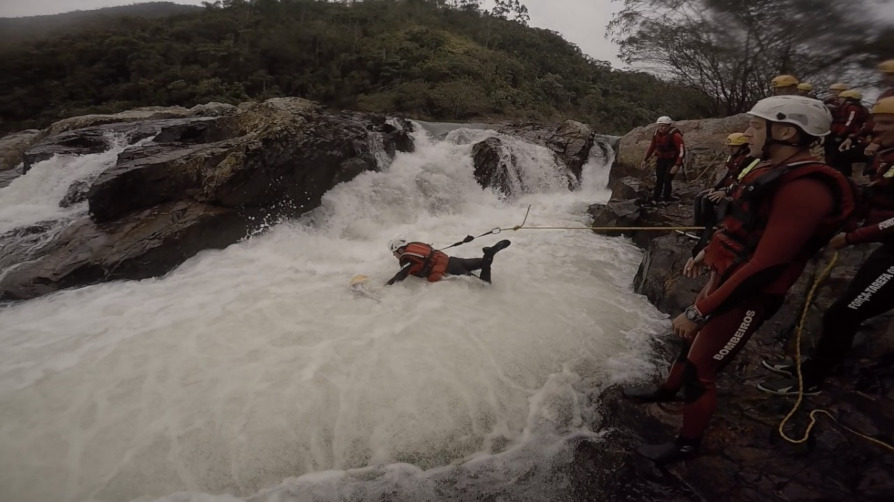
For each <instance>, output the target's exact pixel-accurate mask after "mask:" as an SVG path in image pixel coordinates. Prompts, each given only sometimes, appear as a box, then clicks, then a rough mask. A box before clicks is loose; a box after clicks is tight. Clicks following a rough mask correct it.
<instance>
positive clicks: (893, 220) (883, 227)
mask: <svg viewBox="0 0 894 502" xmlns="http://www.w3.org/2000/svg"><path fill="white" fill-rule="evenodd" d="M872 114H873V118H874V121H875V133H876V135H877V136H876V137H877V139H878V140H879V144H880V145H881V150H879V151H878V153H877V154H876V156H875V157H874V158H873V162H872V167H873V169H872V177H871V179H872V180H873V181H872V183H871V184H870V186H869V189H868V194H867V197H865V198H866V199H867V200H868V203H869V213H868V216H867V218H866V221H865V222H864V224H863V227H862V228H859V229H857V230H855V231H853V232H848V233H840V234H838V235H837V236H835V238H834V239H832V241H831V242H830V243H829V247H831V248H832V249H841V248H843V247H845V246H849V245H854V244H861V243H864V242H880V243H882V246H881V247H880V248H878V249H876V250H875V251H874V252H873V253H872V254H871V255H870V256H869V258H867V259H866V261H865V262H863V265H862V266H860V269H859V270H857V273H856V274H855V275H854V278H853V280H851V283H850V284H849V285H848V287H847V290H846V291H845V293H844V295H842V296H841V298H839V299H838V300H837V301H836V302H835V303H834V304H833V305H832V306H831V307H829V309H828V310H826V312H825V314H823V331H822V334H821V335H820V337H819V340H818V342H817V345H816V348H815V349H814V351H813V355H812V356H811V357H810V358H807V360H806V361H805V362H804V364H803V366H802V367H801V371H802V379H803V387H804V394H808V395H814V394H819V392H820V387H821V385H822V383H823V381H824V380H825V379H826V377H828V376H829V374H830V373H831V372H832V370H833V368H835V367H836V366H837V365H838V364H840V363H841V362H842V360H844V356H845V354H847V351H848V350H849V349H850V347H851V344H852V343H853V341H854V336H855V335H856V334H857V330H858V329H860V324H862V323H863V322H864V321H866V320H868V319H870V318H872V317H875V316H877V315H880V314H883V313H885V312H887V311H889V310H891V309H892V308H894V96H892V97H887V98H882V99H880V100H879V101H878V102H877V103H876V104H875V106H873V107H872ZM763 366H764V367H765V368H767V369H769V370H771V371H774V372H776V373H780V374H782V375H786V378H784V379H775V380H769V381H766V382H763V383H760V384H758V388H759V389H760V390H762V391H764V392H769V393H771V394H779V395H796V394H797V393H798V380H797V379H796V378H795V376H796V369H795V366H794V362H793V361H792V360H781V361H766V360H765V361H763Z"/></svg>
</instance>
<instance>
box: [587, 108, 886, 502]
mask: <svg viewBox="0 0 894 502" xmlns="http://www.w3.org/2000/svg"><path fill="white" fill-rule="evenodd" d="M738 120H739V119H737V118H735V117H732V118H729V119H723V120H718V121H701V122H702V124H701V125H699V126H696V125H695V124H686V125H687V126H688V129H689V133H687V132H686V128H684V134H685V136H686V139H687V142H690V141H692V142H693V143H695V144H700V145H705V147H704V149H703V150H702V152H703V153H702V155H701V158H700V159H697V161H695V162H693V163H692V164H690V165H689V172H690V173H692V172H697V173H703V174H702V175H701V177H700V178H698V179H696V180H695V181H693V178H692V177H689V178H688V179H687V178H682V179H681V177H679V176H678V179H677V180H675V182H674V185H675V186H674V189H675V190H674V191H675V194H676V195H677V196H678V197H679V201H678V202H677V203H676V204H671V205H670V206H668V207H667V208H659V209H653V208H648V207H643V205H642V204H641V201H642V200H644V199H645V198H646V197H647V195H646V194H647V193H648V188H649V187H650V186H651V182H652V179H650V175H649V174H650V173H646V172H642V171H639V169H638V168H637V167H636V166H635V164H633V163H635V162H636V161H637V160H638V159H640V158H641V157H642V153H643V151H644V150H645V147H646V145H647V142H646V140H645V139H644V138H645V137H648V134H647V133H645V132H643V131H634V132H633V133H631V134H630V135H628V136H626V137H624V138H622V140H621V151H620V152H619V156H618V159H619V160H618V162H617V163H616V165H615V166H614V167H613V170H612V176H611V180H612V181H611V187H612V188H613V196H612V199H611V201H610V202H609V203H608V204H606V205H597V206H594V207H592V208H591V214H592V215H593V217H594V222H595V223H594V224H595V225H612V224H617V225H625V226H626V225H656V226H663V225H671V226H672V225H689V224H691V222H692V220H691V217H692V216H691V215H692V211H691V207H692V197H693V195H694V194H695V193H697V192H698V191H700V190H702V189H704V188H705V187H706V186H707V185H708V184H710V183H713V180H715V179H716V178H717V176H720V175H722V172H723V171H724V170H723V169H722V168H719V169H718V168H717V165H718V164H721V163H722V161H721V162H718V161H717V160H715V161H714V162H713V164H712V163H711V162H708V160H709V159H712V158H714V159H722V158H725V157H724V156H723V147H722V138H724V137H725V135H726V134H728V133H729V132H735V131H738V130H742V129H740V128H737V127H738V125H739V124H738ZM699 130H701V131H711V133H709V134H706V135H698V137H697V138H694V139H691V138H692V137H693V136H695V135H694V134H692V132H693V131H699ZM712 138H713V139H712ZM709 142H713V143H714V146H713V147H710V144H709ZM712 151H713V153H712ZM630 237H631V238H632V239H633V241H634V242H635V243H636V244H638V245H639V246H640V247H642V248H643V250H644V256H643V261H642V264H641V266H640V269H639V272H638V273H637V276H636V278H635V279H634V287H635V289H636V291H637V292H639V293H641V294H644V295H646V296H647V297H648V298H649V300H650V301H651V302H652V303H653V304H654V305H655V306H656V307H658V308H659V309H660V310H661V311H663V312H666V313H667V314H668V315H669V316H670V317H673V316H676V315H677V314H679V313H680V312H681V311H682V310H683V309H684V308H685V307H686V306H687V305H689V304H691V302H692V300H693V298H694V297H695V294H696V293H697V292H698V290H699V289H700V288H701V286H702V284H703V280H704V278H699V279H687V278H685V277H683V276H682V275H681V274H680V271H681V270H682V268H683V265H684V263H685V262H686V260H687V258H688V257H689V256H691V253H690V251H691V247H692V244H693V241H692V239H690V238H689V237H687V236H685V235H680V234H678V233H670V232H668V233H665V235H663V236H659V237H657V238H655V235H654V234H653V233H648V234H647V233H644V232H640V233H633V234H632V235H630ZM872 249H873V246H871V245H861V246H856V247H852V248H846V249H845V250H844V251H843V252H842V253H841V255H840V259H839V262H838V265H837V266H836V267H835V268H834V270H833V272H832V274H831V276H830V277H829V278H828V279H827V280H825V281H824V282H823V283H822V284H821V286H820V287H819V289H818V290H817V293H816V297H815V300H814V301H813V302H812V303H811V305H810V306H809V309H808V316H807V318H806V323H805V328H804V330H803V334H802V335H803V336H802V340H801V347H802V350H809V348H810V347H811V346H812V345H813V344H814V343H815V340H816V338H817V336H818V335H819V331H820V322H821V318H822V314H823V312H824V311H825V309H826V308H827V307H828V306H829V305H831V304H832V303H833V302H834V301H835V299H836V298H837V297H838V295H840V294H841V293H842V292H843V290H844V287H845V286H846V285H847V283H848V282H849V280H850V279H851V278H852V277H853V274H854V272H855V271H856V269H857V268H858V267H859V265H860V264H861V263H862V261H863V260H864V259H865V257H866V256H867V255H868V253H869V252H871V250H872ZM825 263H826V262H825V260H824V259H822V258H821V259H818V260H817V261H816V262H814V263H811V264H810V266H809V267H808V269H807V270H806V271H805V273H804V275H803V276H802V277H801V280H800V281H799V282H798V284H797V285H796V286H795V287H794V288H793V289H792V291H791V292H790V294H789V296H788V299H787V301H786V304H785V306H784V307H783V308H782V309H781V311H780V312H779V313H778V314H777V315H776V316H775V317H774V318H773V319H772V320H771V321H769V322H767V323H766V324H765V325H764V326H763V327H762V328H761V329H760V330H759V331H758V332H757V334H756V335H755V336H754V337H753V338H752V340H751V341H750V342H749V344H748V345H747V346H746V348H745V349H744V350H743V352H742V353H741V354H740V355H739V356H738V357H737V359H736V360H734V361H733V362H732V364H731V365H730V366H729V367H728V368H726V369H725V371H724V372H723V373H722V374H721V375H720V376H719V378H718V381H717V387H718V389H719V402H718V408H717V413H716V415H715V417H714V419H713V421H712V423H711V426H710V428H709V430H708V433H707V436H706V438H705V443H704V445H703V455H701V456H699V457H698V458H696V459H694V460H690V461H687V462H684V463H679V464H676V465H672V466H670V467H669V468H667V469H657V468H655V467H654V466H652V465H651V463H648V462H643V461H642V459H638V458H636V455H634V454H629V457H628V458H627V460H626V463H624V462H622V463H621V464H619V465H625V467H624V468H622V469H620V471H619V472H624V473H626V472H630V471H633V472H635V473H636V475H635V476H631V477H630V478H629V479H630V480H629V483H628V484H627V486H625V487H623V488H621V489H620V490H619V491H618V495H619V497H620V495H621V494H623V493H626V490H631V493H635V490H636V487H637V486H639V485H638V484H637V483H638V482H640V481H642V480H645V481H647V482H648V483H650V484H651V485H653V486H662V487H664V488H663V490H664V491H659V492H655V493H658V494H659V495H658V498H657V499H661V500H699V499H701V500H712V501H713V500H718V501H719V500H736V501H749V502H751V501H754V502H758V501H767V500H780V501H782V500H890V499H891V498H892V497H894V455H892V454H891V451H888V450H885V449H884V448H882V447H880V446H878V445H876V444H873V443H871V442H870V441H867V440H866V439H864V438H861V437H859V436H857V435H855V434H853V433H851V432H848V431H846V430H844V429H843V428H842V427H841V426H842V425H843V426H846V427H849V428H852V429H854V430H856V431H860V432H862V433H863V434H865V435H867V436H870V437H873V438H876V439H879V440H882V441H885V442H887V443H889V444H892V443H894V400H892V397H894V371H892V362H894V322H892V317H891V315H890V314H889V315H888V316H882V317H879V318H876V319H873V320H871V321H870V322H868V323H867V324H866V325H865V326H864V329H862V330H861V332H860V334H859V335H858V340H857V342H856V343H855V347H854V349H853V351H852V352H851V353H850V355H849V357H848V359H847V361H846V363H845V365H844V367H843V368H842V370H841V372H840V374H839V375H838V376H837V377H836V378H835V379H834V380H833V381H831V382H830V383H829V385H828V386H827V387H825V388H824V391H823V393H822V394H820V395H819V396H815V397H808V398H806V399H805V402H804V404H803V405H802V407H801V411H799V412H798V413H797V414H796V415H795V417H794V418H793V419H792V420H791V421H790V423H789V426H788V428H787V429H786V430H787V434H788V435H789V436H790V437H794V438H800V437H801V436H802V435H803V431H804V430H805V428H806V426H807V424H808V422H809V415H808V414H809V412H810V411H811V410H814V409H823V410H826V411H828V412H829V413H830V414H831V415H832V416H833V417H835V419H836V420H838V422H839V424H840V425H836V424H835V423H834V422H833V421H832V420H831V419H830V418H828V417H826V416H823V415H820V416H819V418H818V423H817V425H816V426H815V428H814V432H813V433H812V434H811V436H810V439H809V440H808V441H806V442H805V443H803V444H791V443H788V442H786V441H784V440H783V439H782V438H781V437H780V435H779V433H778V432H777V428H778V425H779V423H780V421H781V420H782V419H783V417H784V416H785V415H786V414H787V413H788V412H789V410H790V409H791V408H792V406H793V405H794V402H795V400H794V399H791V398H784V397H778V396H771V395H768V394H765V393H763V392H761V391H759V390H758V389H757V388H756V384H757V383H758V382H760V381H762V380H763V379H765V378H772V377H773V374H772V373H769V372H767V371H766V370H764V369H763V368H762V367H761V365H760V361H761V359H763V358H778V357H780V356H782V357H784V356H785V354H786V353H793V351H794V344H795V339H796V337H795V336H794V334H793V333H794V332H795V330H794V325H795V323H796V321H797V319H798V317H799V314H800V312H801V310H802V308H803V305H804V301H805V298H806V296H807V292H808V291H809V289H810V287H811V286H812V284H813V282H814V279H815V277H816V275H817V270H818V269H821V268H822V267H823V266H824V265H825ZM668 331H669V330H668ZM655 345H656V348H657V349H658V352H659V353H661V354H664V359H665V360H666V361H667V362H668V364H669V363H670V361H671V360H672V358H673V357H675V356H676V354H677V352H678V349H677V341H676V340H675V337H674V336H673V335H672V334H670V333H668V334H667V335H666V336H663V337H660V338H658V339H656V340H655ZM662 376H663V375H651V376H649V378H650V379H651V380H652V381H653V382H655V383H658V382H660V380H661V377H662ZM644 377H646V376H645V375H644ZM600 399H601V400H602V402H603V403H604V406H605V408H606V417H608V418H607V419H606V422H607V423H606V424H605V425H609V426H612V427H613V428H614V429H613V430H614V432H613V437H614V443H615V444H617V445H618V447H623V448H628V449H629V450H628V452H629V451H632V449H633V448H635V447H636V446H637V445H638V444H641V443H644V442H661V441H665V440H667V439H668V438H670V437H672V436H673V435H674V434H675V433H676V431H677V430H678V428H679V425H680V423H681V418H682V417H681V416H680V413H681V411H682V406H681V405H660V406H659V405H654V404H653V405H638V404H634V403H631V402H628V401H626V400H624V399H623V398H622V397H621V396H620V392H619V389H617V388H610V389H608V390H607V391H606V392H605V393H604V394H603V395H602V396H601V397H600ZM681 486H682V487H686V488H685V489H682V488H680V487H681ZM692 497H695V498H692ZM619 499H621V498H619Z"/></svg>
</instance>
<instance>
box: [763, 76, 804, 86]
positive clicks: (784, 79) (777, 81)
mask: <svg viewBox="0 0 894 502" xmlns="http://www.w3.org/2000/svg"><path fill="white" fill-rule="evenodd" d="M770 83H771V84H772V85H773V88H774V89H775V88H777V87H791V86H793V85H798V79H797V78H795V77H793V76H792V75H779V76H778V77H776V78H774V79H773V80H771V81H770Z"/></svg>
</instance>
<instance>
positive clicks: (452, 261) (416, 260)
mask: <svg viewBox="0 0 894 502" xmlns="http://www.w3.org/2000/svg"><path fill="white" fill-rule="evenodd" d="M509 244H510V242H509V241H508V240H502V241H500V242H498V243H496V244H494V245H493V246H491V247H486V248H484V249H483V251H484V256H483V257H481V258H456V257H453V256H447V254H446V253H444V252H443V251H438V250H437V249H434V248H433V247H431V246H430V245H428V244H424V243H422V242H407V240H406V239H405V238H403V237H401V236H398V237H395V238H394V239H392V240H391V242H389V243H388V249H389V250H390V251H391V254H393V255H394V257H395V258H397V260H398V261H399V262H400V265H401V267H400V271H398V272H397V274H395V276H394V277H392V278H391V279H390V280H389V281H388V282H386V283H385V284H386V285H387V286H390V285H392V284H394V283H395V282H400V281H402V280H404V279H406V278H407V277H409V276H411V275H412V276H416V277H421V278H423V279H427V280H428V281H429V282H437V281H440V280H441V279H442V278H443V277H444V276H445V275H474V274H472V272H474V271H476V270H480V271H481V272H480V273H479V275H477V276H476V277H478V278H479V279H481V280H482V281H485V282H491V277H490V273H491V270H490V267H491V264H493V260H494V255H495V254H497V253H498V252H499V251H500V250H501V249H505V248H507V247H509Z"/></svg>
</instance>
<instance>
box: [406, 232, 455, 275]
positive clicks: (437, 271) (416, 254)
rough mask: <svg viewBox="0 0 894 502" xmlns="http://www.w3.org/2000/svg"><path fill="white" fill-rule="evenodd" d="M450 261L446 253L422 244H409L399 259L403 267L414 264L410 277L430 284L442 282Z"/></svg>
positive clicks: (411, 267)
mask: <svg viewBox="0 0 894 502" xmlns="http://www.w3.org/2000/svg"><path fill="white" fill-rule="evenodd" d="M449 259H450V258H449V257H448V256H447V254H446V253H444V252H442V251H438V250H436V249H435V248H433V247H431V246H429V245H428V244H423V243H421V242H411V243H409V244H407V245H406V247H405V248H404V251H403V253H401V254H400V256H399V257H398V260H399V261H400V264H401V266H403V265H406V264H407V263H412V265H411V266H410V275H414V276H416V277H422V278H423V279H428V280H429V282H436V281H440V280H441V278H442V277H444V274H446V273H447V261H448V260H449Z"/></svg>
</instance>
